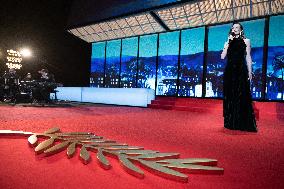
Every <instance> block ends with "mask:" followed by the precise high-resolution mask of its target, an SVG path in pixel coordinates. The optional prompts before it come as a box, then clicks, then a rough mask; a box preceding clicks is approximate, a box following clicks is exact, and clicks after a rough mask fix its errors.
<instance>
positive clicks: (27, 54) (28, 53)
mask: <svg viewBox="0 0 284 189" xmlns="http://www.w3.org/2000/svg"><path fill="white" fill-rule="evenodd" d="M20 53H21V55H22V56H23V57H30V56H32V52H31V51H30V49H22V50H21V51H20Z"/></svg>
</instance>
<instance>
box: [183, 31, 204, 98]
mask: <svg viewBox="0 0 284 189" xmlns="http://www.w3.org/2000/svg"><path fill="white" fill-rule="evenodd" d="M204 35H205V29H204V27H202V28H195V29H189V30H184V31H182V32H181V50H180V77H179V90H178V95H179V96H195V97H201V96H202V75H203V59H204Z"/></svg>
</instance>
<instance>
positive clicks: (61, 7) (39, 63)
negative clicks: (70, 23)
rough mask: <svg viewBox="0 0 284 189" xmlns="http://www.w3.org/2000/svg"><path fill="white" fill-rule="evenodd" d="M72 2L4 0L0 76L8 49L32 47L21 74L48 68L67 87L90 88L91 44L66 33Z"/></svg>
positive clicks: (0, 3)
mask: <svg viewBox="0 0 284 189" xmlns="http://www.w3.org/2000/svg"><path fill="white" fill-rule="evenodd" d="M71 3H72V1H71V0H44V1H39V0H9V1H4V0H0V74H1V75H2V74H3V73H4V70H7V67H6V65H5V63H6V57H5V53H6V50H7V49H14V50H19V49H21V48H23V47H26V48H29V49H31V51H32V54H33V56H32V57H30V58H25V59H23V62H22V64H23V67H22V69H21V71H19V74H20V75H21V76H23V75H24V74H25V73H27V72H31V73H33V74H34V75H35V76H36V75H37V71H38V70H39V69H41V68H47V69H48V70H49V71H50V72H51V73H53V74H54V75H55V78H56V81H58V82H60V83H63V84H64V86H88V85H89V72H90V57H91V44H88V43H87V42H84V41H82V40H81V39H79V38H76V37H75V36H73V35H71V34H69V33H68V32H67V31H66V28H67V19H68V16H69V10H70V6H71Z"/></svg>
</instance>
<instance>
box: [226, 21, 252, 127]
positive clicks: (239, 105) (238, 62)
mask: <svg viewBox="0 0 284 189" xmlns="http://www.w3.org/2000/svg"><path fill="white" fill-rule="evenodd" d="M250 51H251V47H250V40H249V39H247V38H245V36H244V32H243V26H242V25H241V24H240V23H234V24H233V25H232V27H231V30H230V32H229V37H228V41H227V42H225V45H224V49H223V52H222V54H221V59H224V58H225V57H226V56H227V65H226V67H225V72H224V80H223V91H224V93H223V94H224V100H223V116H224V127H225V128H227V129H232V130H242V131H251V132H257V128H256V121H255V115H254V111H253V107H252V99H251V93H250V81H251V79H252V59H251V55H250Z"/></svg>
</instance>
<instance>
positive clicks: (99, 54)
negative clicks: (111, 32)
mask: <svg viewBox="0 0 284 189" xmlns="http://www.w3.org/2000/svg"><path fill="white" fill-rule="evenodd" d="M104 65H105V42H99V43H93V44H92V57H91V77H90V87H104V69H105V68H104Z"/></svg>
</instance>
